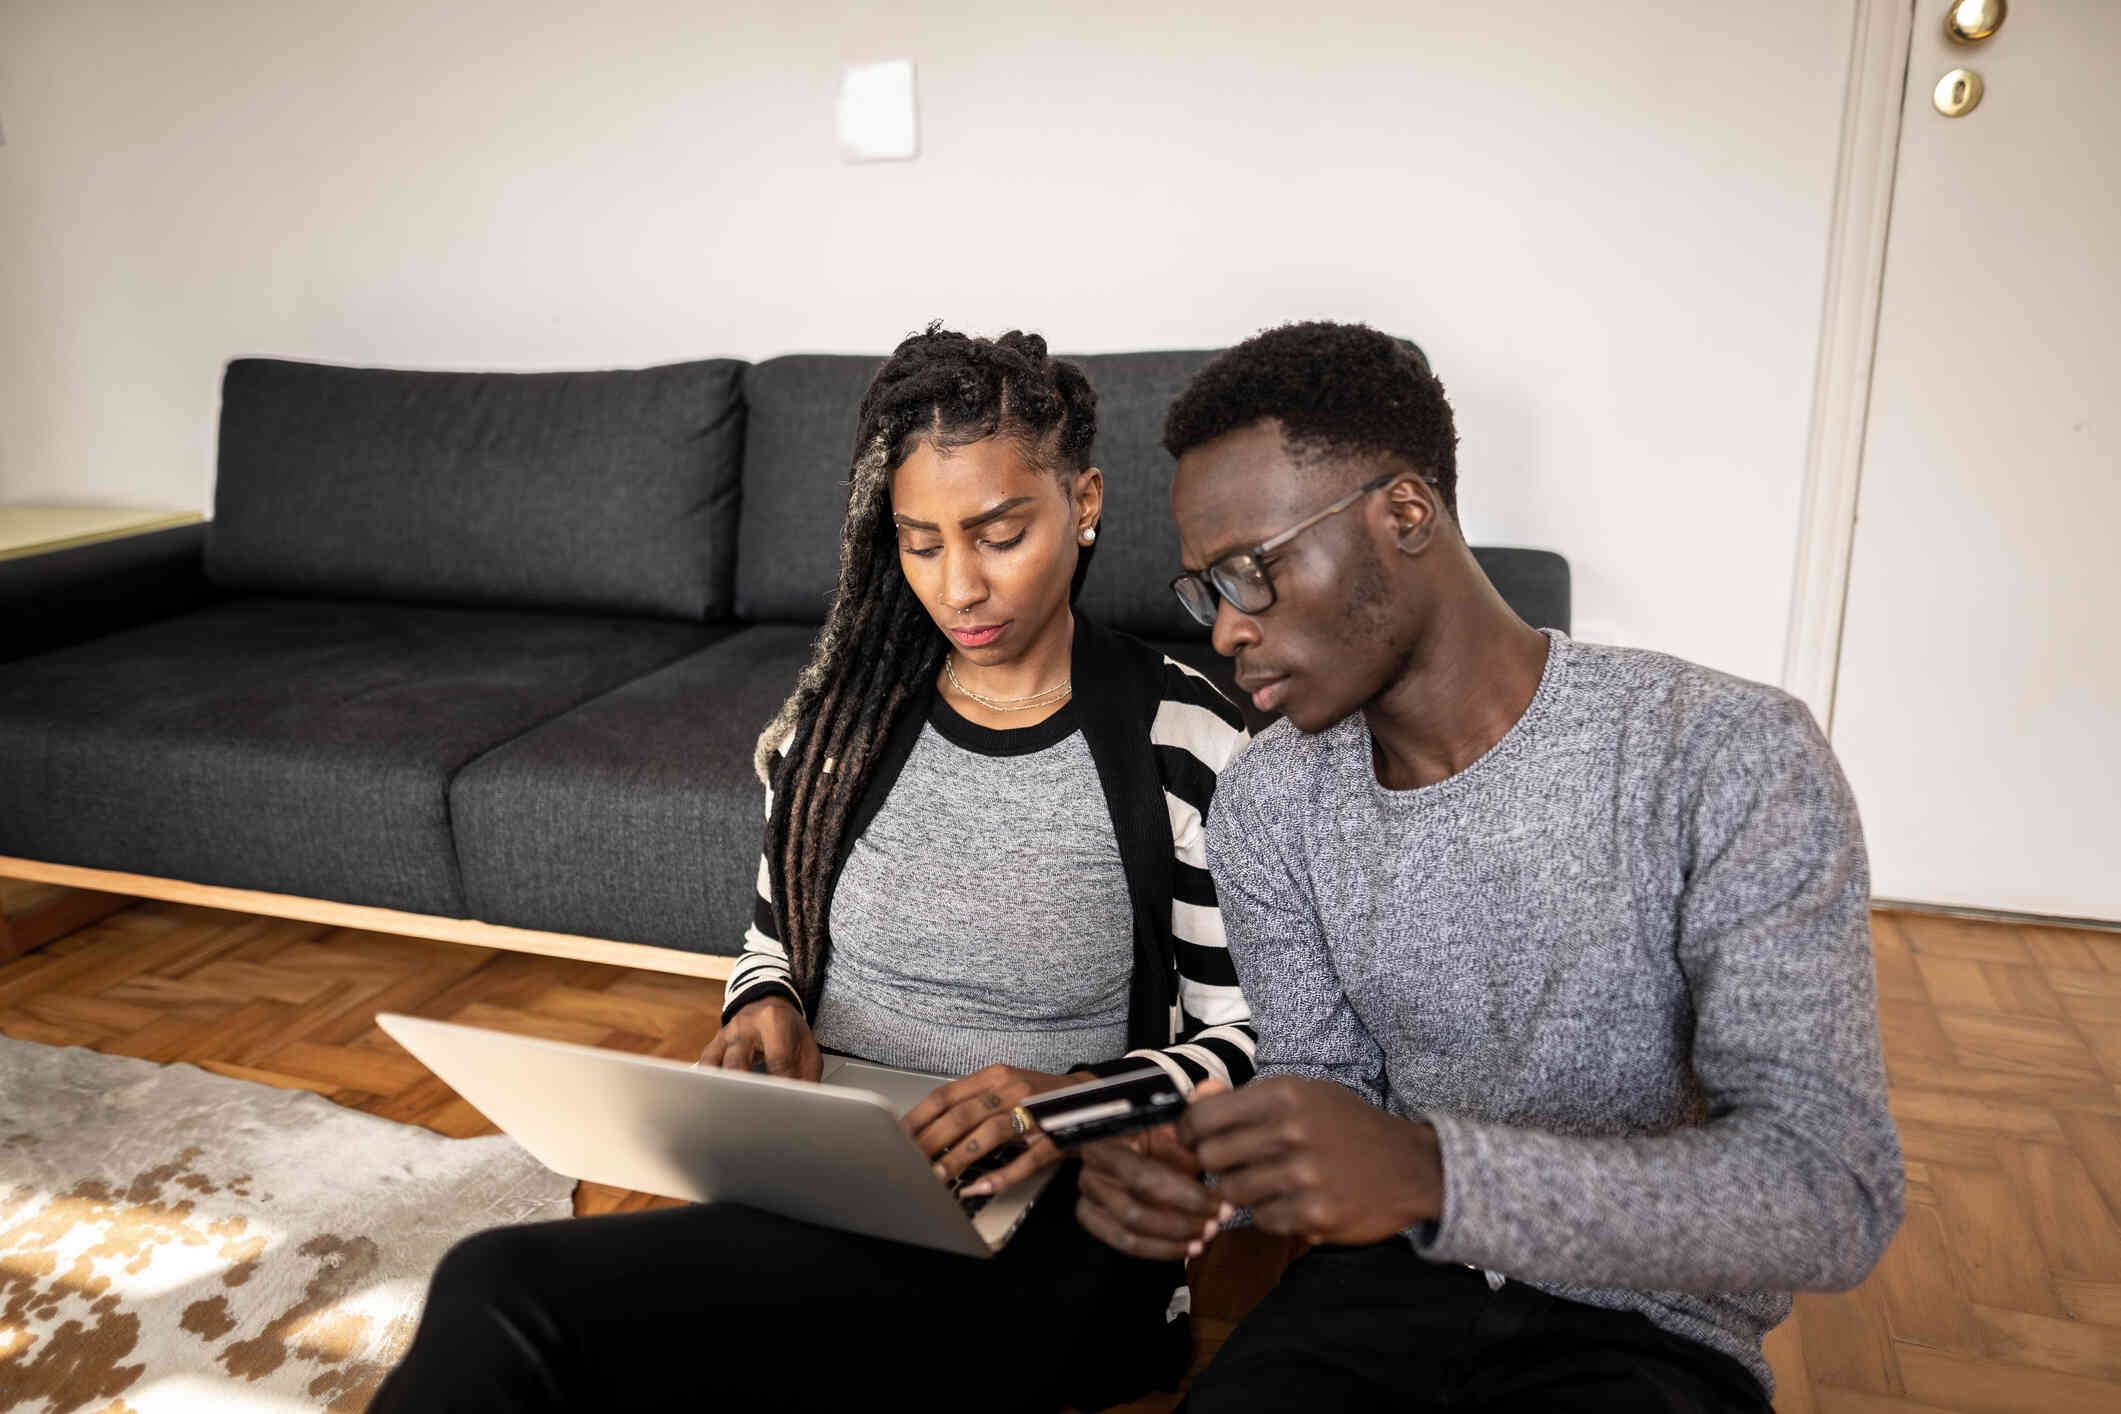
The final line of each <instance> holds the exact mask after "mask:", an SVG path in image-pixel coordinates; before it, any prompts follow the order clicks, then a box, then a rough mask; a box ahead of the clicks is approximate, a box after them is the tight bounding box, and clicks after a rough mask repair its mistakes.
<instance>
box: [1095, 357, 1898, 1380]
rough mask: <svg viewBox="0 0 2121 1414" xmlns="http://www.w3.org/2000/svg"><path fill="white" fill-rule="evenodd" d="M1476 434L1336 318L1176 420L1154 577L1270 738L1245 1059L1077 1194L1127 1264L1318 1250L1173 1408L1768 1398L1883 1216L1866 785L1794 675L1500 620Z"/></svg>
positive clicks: (1894, 1210)
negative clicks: (1820, 723)
mask: <svg viewBox="0 0 2121 1414" xmlns="http://www.w3.org/2000/svg"><path fill="white" fill-rule="evenodd" d="M1456 440H1457V439H1456V434H1455V432H1454V430H1453V426H1452V417H1451V410H1450V406H1449V404H1448V403H1447V402H1446V401H1445V399H1444V395H1443V389H1442V387H1441V385H1440V384H1438V383H1437V381H1436V380H1435V378H1434V377H1433V376H1431V375H1430V373H1429V371H1428V368H1427V367H1426V365H1425V364H1424V363H1423V362H1422V361H1421V360H1420V358H1419V356H1418V355H1416V354H1414V353H1413V352H1411V351H1410V350H1409V349H1408V348H1407V347H1406V346H1405V345H1402V344H1400V343H1398V342H1396V341H1394V340H1392V339H1390V338H1387V337H1385V336H1384V335H1382V334H1379V333H1376V332H1375V331H1372V330H1369V329H1365V328H1361V327H1359V326H1345V325H1332V324H1306V325H1293V326H1289V327H1286V328H1281V329H1275V330H1271V331H1269V332H1267V333H1265V334H1262V335H1260V336H1258V337H1257V338H1255V339H1252V340H1250V341H1248V342H1247V343H1245V344H1242V345H1240V346H1239V347H1237V348H1236V349H1233V350H1231V351H1230V352H1229V353H1227V354H1225V355H1224V356H1222V357H1221V358H1220V359H1218V360H1217V361H1215V362H1214V363H1212V364H1210V365H1209V366H1208V367H1207V368H1206V369H1204V370H1203V371H1202V372H1201V373H1200V375H1199V376H1198V377H1197V378H1196V379H1195V380H1194V381H1193V383H1192V385H1191V386H1189V387H1188V388H1187V390H1186V391H1185V393H1184V394H1183V395H1181V397H1180V398H1179V399H1178V401H1177V402H1176V403H1175V404H1174V405H1173V407H1172V409H1171V413H1170V417H1169V420H1168V421H1167V423H1166V426H1165V445H1166V446H1167V447H1168V448H1169V450H1170V451H1171V452H1172V453H1173V454H1174V455H1175V456H1177V458H1178V471H1177V475H1176V479H1175V480H1174V482H1173V485H1172V493H1171V503H1172V511H1173V514H1174V516H1175V517H1176V518H1177V521H1178V529H1179V539H1180V545H1181V548H1182V551H1183V554H1184V557H1185V564H1186V566H1187V570H1186V572H1185V573H1183V574H1181V575H1179V576H1178V578H1177V579H1176V580H1175V581H1174V583H1173V588H1174V589H1175V590H1176V591H1177V593H1178V596H1179V598H1180V599H1181V600H1182V601H1183V602H1184V603H1185V605H1186V607H1187V608H1188V609H1189V610H1191V611H1192V612H1193V614H1194V615H1195V616H1196V617H1197V618H1199V619H1200V620H1201V621H1202V622H1203V623H1205V624H1208V625H1210V626H1211V627H1212V628H1213V630H1214V642H1215V646H1216V648H1217V649H1218V651H1220V652H1222V653H1224V654H1226V655H1228V656H1230V657H1232V658H1233V659H1235V662H1236V668H1237V681H1238V684H1239V686H1240V687H1241V688H1242V689H1244V690H1245V691H1247V692H1248V693H1250V694H1251V697H1252V700H1253V703H1254V704H1255V705H1256V706H1258V707H1260V708H1261V709H1263V710H1279V711H1280V712H1281V714H1282V715H1283V717H1284V718H1285V719H1286V720H1285V721H1284V722H1283V723H1279V724H1277V725H1275V726H1274V727H1272V728H1270V729H1269V730H1268V731H1266V732H1265V733H1263V734H1262V735H1261V736H1260V737H1259V738H1258V739H1257V741H1255V743H1254V744H1253V746H1252V747H1251V748H1250V749H1249V750H1248V751H1247V752H1246V753H1245V754H1244V755H1243V756H1242V757H1240V758H1239V759H1238V760H1237V761H1236V762H1235V763H1234V764H1233V765H1232V766H1231V767H1230V769H1229V770H1228V771H1227V772H1226V773H1225V774H1224V776H1223V777H1222V779H1221V782H1220V783H1219V785H1218V788H1217V791H1216V798H1215V807H1214V810H1213V812H1212V813H1211V816H1210V819H1209V822H1208V853H1209V860H1210V864H1211V866H1212V869H1213V872H1214V875H1215V883H1216V888H1217V892H1218V894H1219V896H1220V898H1221V901H1222V910H1223V919H1224V923H1225V926H1226V928H1227V930H1228V941H1229V949H1230V956H1231V959H1232V961H1233V962H1234V964H1235V966H1236V971H1237V975H1238V978H1239V980H1240V981H1241V982H1242V984H1243V986H1244V990H1245V995H1246V996H1247V997H1248V998H1249V999H1250V1000H1251V1002H1252V1006H1253V1019H1254V1025H1255V1027H1256V1028H1257V1031H1258V1036H1259V1047H1258V1073H1259V1075H1260V1076H1261V1077H1262V1078H1261V1079H1259V1080H1257V1081H1255V1082H1253V1083H1252V1084H1251V1085H1248V1086H1246V1087H1245V1088H1244V1089H1242V1090H1240V1091H1238V1092H1236V1093H1234V1094H1223V1095H1215V1096H1212V1097H1208V1098H1200V1097H1199V1096H1198V1095H1197V1097H1196V1100H1195V1102H1194V1103H1193V1105H1192V1106H1191V1107H1190V1109H1189V1111H1188V1113H1187V1115H1186V1117H1185V1118H1184V1119H1183V1120H1182V1121H1181V1122H1180V1123H1179V1124H1178V1125H1177V1126H1175V1127H1174V1128H1172V1129H1169V1130H1164V1131H1158V1132H1156V1133H1155V1134H1153V1135H1152V1136H1150V1137H1148V1138H1146V1139H1144V1138H1140V1137H1137V1138H1136V1139H1135V1140H1134V1141H1131V1142H1129V1141H1110V1142H1107V1143H1105V1144H1102V1145H1098V1146H1093V1147H1092V1149H1091V1150H1090V1152H1089V1153H1088V1155H1087V1156H1086V1169H1085V1172H1084V1175H1083V1179H1082V1188H1081V1191H1082V1199H1081V1203H1080V1207H1079V1215H1080V1217H1081V1219H1082V1221H1083V1223H1084V1225H1085V1226H1087V1227H1088V1228H1089V1229H1090V1230H1091V1231H1093V1232H1095V1233H1096V1234H1097V1235H1098V1236H1100V1237H1101V1238H1103V1239H1104V1240H1106V1241H1108V1242H1110V1243H1112V1244H1113V1245H1115V1246H1118V1247H1120V1248H1122V1249H1123V1250H1126V1251H1128V1252H1132V1253H1134V1254H1136V1255H1138V1256H1143V1257H1156V1258H1172V1257H1178V1256H1183V1255H1185V1254H1187V1253H1189V1252H1197V1251H1198V1250H1200V1245H1201V1244H1202V1243H1204V1242H1205V1241H1207V1240H1208V1239H1209V1238H1211V1237H1212V1236H1213V1235H1214V1233H1215V1231H1216V1230H1217V1228H1218V1227H1219V1226H1220V1225H1222V1224H1226V1223H1230V1222H1234V1221H1240V1220H1243V1219H1241V1218H1240V1216H1239V1215H1240V1214H1244V1215H1245V1217H1248V1218H1249V1219H1250V1220H1251V1221H1255V1222H1257V1223H1258V1225H1259V1226H1261V1227H1263V1228H1265V1229H1267V1230H1269V1231H1272V1232H1277V1233H1286V1234H1295V1235H1299V1236H1301V1237H1304V1238H1307V1239H1310V1241H1311V1242H1312V1243H1313V1244H1314V1245H1313V1246H1311V1247H1310V1249H1309V1250H1308V1251H1307V1252H1306V1253H1305V1255H1303V1256H1302V1257H1300V1258H1299V1259H1298V1260H1297V1261H1296V1262H1295V1263H1294V1264H1293V1265H1292V1266H1291V1267H1290V1268H1289V1270H1288V1272H1287V1273H1286V1274H1285V1275H1284V1276H1283V1278H1282V1281H1281V1284H1280V1285H1279V1286H1278V1287H1277V1288H1276V1289H1275V1291H1274V1292H1273V1293H1271V1294H1270V1295H1269V1296H1268V1297H1267V1298H1266V1300H1265V1301H1263V1302H1262V1303H1261V1305H1260V1306H1259V1307H1258V1308H1257V1309H1256V1310H1255V1311H1254V1312H1253V1313H1252V1314H1251V1315H1250V1316H1249V1317H1248V1318H1247V1319H1246V1320H1245V1321H1244V1322H1243V1323H1242V1324H1241V1325H1240V1326H1239V1327H1238V1329H1237V1331H1236V1332H1235V1334H1234V1335H1233V1336H1232V1337H1231V1339H1230V1341H1229V1343H1228V1344H1227V1345H1226V1346H1225V1347H1224V1348H1223V1350H1222V1351H1221V1353H1220V1354H1219V1355H1218V1357H1217V1359H1216V1361H1215V1363H1214V1364H1213V1365H1212V1366H1210V1368H1209V1369H1208V1370H1207V1371H1206V1372H1205V1373H1204V1374H1203V1376H1202V1378H1201V1379H1200V1380H1199V1381H1197V1382H1196V1384H1195V1387H1194V1391H1193V1394H1192V1397H1191V1407H1192V1409H1193V1411H1195V1414H1220V1411H1225V1410H1267V1409H1284V1408H1292V1407H1297V1406H1299V1405H1301V1406H1303V1407H1315V1408H1336V1409H1358V1408H1361V1409H1370V1408H1375V1409H1385V1408H1391V1409H1444V1408H1448V1409H1452V1410H1461V1409H1466V1410H1472V1409H1479V1410H1523V1411H1532V1410H1539V1411H1550V1410H1581V1409H1628V1410H1747V1411H1756V1414H1757V1412H1758V1411H1765V1410H1767V1409H1768V1403H1767V1398H1768V1394H1767V1392H1768V1388H1769V1386H1770V1385H1771V1383H1772V1379H1771V1376H1770V1375H1769V1372H1768V1367H1767V1364H1766V1362H1765V1360H1764V1359H1763V1358H1762V1356H1761V1351H1760V1341H1761V1337H1762V1336H1763V1335H1764V1334H1765V1333H1766V1332H1767V1331H1768V1330H1769V1329H1770V1328H1772V1327H1773V1326H1774V1325H1775V1324H1776V1323H1777V1322H1779V1321H1781V1320H1782V1319H1783V1318H1784V1317H1785V1316H1787V1314H1788V1312H1789V1309H1790V1297H1789V1293H1790V1292H1791V1291H1792V1290H1795V1289H1799V1288H1811V1287H1827V1288H1832V1287H1846V1286H1850V1285H1853V1284H1855V1283H1856V1282H1858V1281H1860V1280H1861V1279H1862V1278H1863V1276H1864V1274H1865V1273H1866V1272H1868V1271H1869V1270H1870V1268H1871V1266H1872V1265H1873V1264H1874V1263H1875V1262H1876V1260H1877V1259H1878V1257H1879V1255H1880V1254H1881V1253H1882V1252H1883V1251H1884V1249H1885V1245H1886V1243H1887V1242H1888V1240H1889V1239H1890V1238H1891V1236H1892V1234H1893V1232H1894V1230H1895V1229H1896V1228H1897V1227H1898V1225H1899V1221H1900V1216H1901V1209H1902V1201H1903V1180H1902V1171H1901V1161H1900V1152H1899V1144H1898V1139H1897V1136H1896V1134H1895V1132H1894V1128H1893V1124H1892V1120H1891V1118H1890V1116H1889V1115H1888V1113H1887V1111H1886V1104H1885V1079H1884V1073H1883V1067H1882V1064H1881V1061H1880V1056H1879V1049H1878V1038H1877V1009H1876V1001H1875V997H1874V994H1873V979H1872V962H1871V952H1870V934H1869V921H1868V874H1867V869H1866V864H1865V858H1864V850H1863V840H1862V835H1861V831H1860V828H1859V826H1858V823H1857V819H1856V811H1855V806H1854V804H1853V802H1852V801H1851V799H1850V796H1849V791H1848V787H1847V784H1846V783H1845V781H1844V780H1843V778H1842V775H1841V772H1840V770H1839V768H1838V766H1837V765H1836V763H1835V761H1834V758H1833V755H1832V753H1831V751H1830V750H1829V749H1828V747H1827V745H1826V742H1825V741H1824V739H1823V738H1822V737H1821V735H1820V733H1819V731H1818V729H1817V727H1816V726H1815V725H1814V724H1813V722H1812V720H1811V717H1810V715H1809V714H1808V713H1807V712H1806V711H1805V709H1804V707H1803V706H1802V705H1801V704H1799V703H1798V702H1796V701H1795V700H1793V699H1792V698H1790V697H1789V696H1787V695H1786V694H1784V693H1781V692H1779V691H1777V690H1775V689H1773V688H1770V687H1764V686H1761V685H1759V684H1757V683H1750V682H1745V681H1742V680H1740V679H1737V678H1732V677H1729V676H1726V675H1724V674H1722V673H1717V672H1714V671H1711V670H1709V669H1706V668H1702V667H1698V666H1696V665H1693V664H1690V663H1686V662H1682V661H1680V660H1678V659H1675V658H1670V657H1667V656H1665V655H1663V654H1658V653H1651V652H1647V651H1642V650H1631V649H1617V648H1604V647H1597V646H1593V645H1588V644H1580V643H1577V642H1575V641H1573V640H1571V639H1570V638H1568V637H1566V636H1565V635H1562V634H1559V633H1543V632H1540V631H1538V630H1535V629H1533V628H1531V627H1530V626H1528V625H1527V624H1525V623H1524V622H1523V621H1522V620H1521V619H1519V618H1518V617H1517V616H1516V615H1515V614H1514V613H1512V612H1511V611H1510V609H1509V607H1508V606H1507V605H1506V604H1505V603H1504V602H1503V600H1502V598H1501V596H1500V595H1498V594H1497V593H1496V591H1495V589H1494V587H1493V586H1492V585H1490V584H1489V583H1488V581H1487V579H1486V577H1485V576H1484V575H1483V574H1482V573H1481V571H1480V568H1479V566H1478V564H1477V563H1476V562H1475V560H1474V558H1473V555H1472V552H1471V550H1470V549H1469V548H1468V547H1467V545H1466V542H1465V539H1464V537H1463V535H1462V534H1461V533H1460V530H1459V526H1458V519H1457V505H1456V490H1457V466H1456V456H1455V447H1456ZM1200 1093H1202V1094H1204V1093H1205V1092H1200Z"/></svg>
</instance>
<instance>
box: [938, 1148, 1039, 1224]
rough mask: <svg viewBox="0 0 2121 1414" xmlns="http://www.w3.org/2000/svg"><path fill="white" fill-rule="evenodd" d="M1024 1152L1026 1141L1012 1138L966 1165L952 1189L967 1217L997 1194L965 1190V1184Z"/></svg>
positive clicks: (953, 1182)
mask: <svg viewBox="0 0 2121 1414" xmlns="http://www.w3.org/2000/svg"><path fill="white" fill-rule="evenodd" d="M1023 1152H1024V1142H1023V1141H1022V1140H1021V1139H1012V1140H1010V1141H1009V1142H1008V1143H1007V1144H1004V1145H1002V1147H1001V1148H999V1149H995V1150H992V1151H990V1152H989V1153H988V1154H987V1155H986V1156H985V1157H984V1158H978V1159H974V1160H973V1161H972V1162H971V1163H969V1164H967V1165H965V1171H964V1172H963V1173H961V1174H959V1175H958V1176H957V1177H956V1178H955V1179H952V1180H951V1183H950V1191H951V1193H953V1194H955V1195H956V1197H957V1205H958V1207H960V1208H962V1209H964V1211H965V1216H966V1217H968V1218H969V1217H971V1216H973V1215H974V1214H975V1213H977V1212H979V1210H980V1209H982V1208H984V1207H986V1206H987V1204H988V1203H990V1202H992V1201H993V1200H994V1197H995V1195H994V1194H992V1193H967V1192H965V1191H964V1188H965V1185H966V1184H968V1183H971V1182H972V1181H973V1180H975V1179H977V1178H978V1177H980V1175H982V1174H988V1173H992V1172H994V1171H995V1170H996V1169H998V1168H1000V1167H1001V1166H1002V1165H1004V1164H1006V1163H1008V1162H1009V1161H1010V1160H1012V1159H1014V1158H1016V1157H1017V1156H1018V1155H1020V1154H1022V1153H1023Z"/></svg>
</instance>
